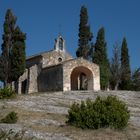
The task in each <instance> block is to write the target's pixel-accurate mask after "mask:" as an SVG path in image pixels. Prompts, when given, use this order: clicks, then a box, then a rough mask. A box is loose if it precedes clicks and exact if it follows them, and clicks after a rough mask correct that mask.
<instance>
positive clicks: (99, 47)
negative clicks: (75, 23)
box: [93, 27, 109, 90]
mask: <svg viewBox="0 0 140 140" xmlns="http://www.w3.org/2000/svg"><path fill="white" fill-rule="evenodd" d="M93 62H94V63H96V64H98V65H99V67H100V82H101V89H102V90H105V89H107V88H108V85H109V61H108V58H107V45H106V41H105V31H104V28H103V27H102V28H100V29H99V31H98V35H97V39H96V43H95V45H94V52H93Z"/></svg>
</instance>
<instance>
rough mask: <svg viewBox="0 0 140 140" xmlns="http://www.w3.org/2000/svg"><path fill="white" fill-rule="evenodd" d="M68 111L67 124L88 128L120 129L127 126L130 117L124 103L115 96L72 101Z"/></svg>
mask: <svg viewBox="0 0 140 140" xmlns="http://www.w3.org/2000/svg"><path fill="white" fill-rule="evenodd" d="M68 113H69V114H68V121H67V123H68V124H71V125H74V126H77V127H81V128H90V129H98V128H104V127H111V128H115V129H122V128H124V127H126V126H127V123H128V119H129V117H130V115H129V111H128V108H127V106H126V104H125V103H124V102H123V101H120V100H118V99H117V98H116V97H115V96H108V97H107V98H106V99H101V98H100V97H97V98H96V100H95V101H94V102H93V101H91V100H90V99H87V100H86V102H84V101H82V102H81V104H78V103H74V104H73V105H72V106H71V107H70V110H69V111H68Z"/></svg>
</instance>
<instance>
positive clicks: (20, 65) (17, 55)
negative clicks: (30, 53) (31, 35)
mask: <svg viewBox="0 0 140 140" xmlns="http://www.w3.org/2000/svg"><path fill="white" fill-rule="evenodd" d="M13 39H14V44H13V47H12V50H11V72H12V80H13V81H17V80H18V78H19V77H20V76H21V75H22V74H23V73H24V70H25V60H26V55H25V39H26V35H25V34H24V33H22V31H21V30H20V28H19V27H16V29H15V31H14V37H13Z"/></svg>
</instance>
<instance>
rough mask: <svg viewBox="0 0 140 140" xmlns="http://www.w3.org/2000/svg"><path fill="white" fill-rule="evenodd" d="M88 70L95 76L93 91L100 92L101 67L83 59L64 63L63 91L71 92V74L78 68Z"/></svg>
mask: <svg viewBox="0 0 140 140" xmlns="http://www.w3.org/2000/svg"><path fill="white" fill-rule="evenodd" d="M81 66H82V67H85V68H88V69H89V70H90V71H91V72H92V74H93V85H92V86H93V90H94V91H98V90H100V71H99V66H98V65H96V64H94V63H91V62H89V61H87V60H85V59H83V58H78V59H73V60H70V61H66V62H64V63H63V91H69V90H71V73H72V71H73V69H74V68H76V67H81Z"/></svg>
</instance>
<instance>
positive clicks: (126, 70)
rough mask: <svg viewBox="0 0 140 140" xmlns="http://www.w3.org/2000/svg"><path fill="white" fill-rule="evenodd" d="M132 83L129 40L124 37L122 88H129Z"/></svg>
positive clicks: (122, 48)
mask: <svg viewBox="0 0 140 140" xmlns="http://www.w3.org/2000/svg"><path fill="white" fill-rule="evenodd" d="M130 84H131V70H130V64H129V54H128V48H127V41H126V39H125V38H123V41H122V47H121V83H120V89H122V90H129V89H130Z"/></svg>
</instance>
